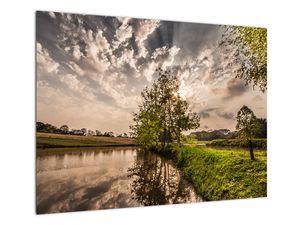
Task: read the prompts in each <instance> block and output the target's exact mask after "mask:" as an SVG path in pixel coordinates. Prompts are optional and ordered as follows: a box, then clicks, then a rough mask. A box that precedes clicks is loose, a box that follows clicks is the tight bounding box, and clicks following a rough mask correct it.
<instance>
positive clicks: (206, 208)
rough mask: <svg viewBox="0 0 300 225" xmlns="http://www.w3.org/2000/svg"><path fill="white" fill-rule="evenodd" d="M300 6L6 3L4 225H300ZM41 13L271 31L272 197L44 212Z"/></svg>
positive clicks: (256, 2) (0, 213) (1, 58)
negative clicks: (38, 135)
mask: <svg viewBox="0 0 300 225" xmlns="http://www.w3.org/2000/svg"><path fill="white" fill-rule="evenodd" d="M296 3H297V1H289V0H285V1H275V0H274V1H261V0H251V1H247V2H246V1H240V0H236V1H234V0H227V1H224V0H223V1H222V0H220V1H216V0H209V1H200V0H195V1H189V0H182V1H175V0H170V1H163V0H148V1H141V0H136V1H133V0H132V1H131V0H119V1H116V0H106V1H100V0H97V1H91V0H84V1H76V3H75V1H74V0H73V1H61V0H49V1H29V0H27V1H14V0H10V1H7V2H4V1H2V3H1V11H0V18H1V19H0V24H1V26H0V65H1V66H0V79H1V80H0V91H1V94H0V167H1V170H0V173H1V176H0V223H1V224H31V225H34V224H45V225H47V224H57V225H58V224H64V225H67V224H72V225H76V224H88V225H93V224H154V223H157V224H205V223H207V224H245V225H246V224H251V225H253V224H272V223H277V222H278V223H279V224H299V222H300V218H299V212H300V211H299V200H300V197H299V195H300V194H299V191H300V176H299V172H300V168H299V164H300V154H299V152H300V149H299V145H297V142H299V141H298V139H300V136H299V132H298V131H299V115H300V111H299V102H300V101H299V96H300V94H299V90H300V79H299V77H300V72H299V64H300V63H299V59H300V57H299V52H300V49H299V40H300V39H299V34H300V33H299V24H298V23H297V22H298V21H300V18H299V9H300V7H299V6H298V5H297V4H296ZM35 10H53V11H65V12H74V13H88V14H96V15H114V16H131V17H143V18H157V19H167V20H180V21H188V22H205V23H216V24H219V23H221V24H236V25H252V26H263V27H267V28H268V50H269V53H268V54H269V55H268V58H269V64H268V79H269V84H268V125H269V145H268V184H269V185H268V198H265V199H254V200H235V201H234V200H233V201H220V202H209V203H204V204H187V205H174V206H161V207H148V208H147V209H145V208H135V209H119V210H103V211H90V212H77V213H64V214H56V215H42V216H36V215H35V211H34V209H35V185H34V182H35V177H34V176H35V175H34V174H35V170H34V163H35V160H34V159H35V150H34V118H35V114H34V113H35V110H34V107H35V105H34V104H35V102H34V97H35V91H34V90H35V79H34V72H35V71H34V65H35V62H34V56H35V54H34V53H35V52H34V50H35V49H34V47H35Z"/></svg>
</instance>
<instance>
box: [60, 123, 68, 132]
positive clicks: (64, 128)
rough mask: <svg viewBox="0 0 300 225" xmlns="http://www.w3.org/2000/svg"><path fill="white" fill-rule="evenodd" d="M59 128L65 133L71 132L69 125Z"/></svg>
mask: <svg viewBox="0 0 300 225" xmlns="http://www.w3.org/2000/svg"><path fill="white" fill-rule="evenodd" d="M59 129H60V131H61V133H63V134H67V133H69V127H68V126H67V125H62V126H61V127H60V128H59Z"/></svg>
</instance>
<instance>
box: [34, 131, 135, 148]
mask: <svg viewBox="0 0 300 225" xmlns="http://www.w3.org/2000/svg"><path fill="white" fill-rule="evenodd" d="M133 145H135V144H134V139H132V138H117V137H96V136H78V135H64V134H52V133H39V132H38V133H37V135H36V146H37V148H38V149H43V148H72V147H74V148H75V147H105V146H107V147H109V146H133Z"/></svg>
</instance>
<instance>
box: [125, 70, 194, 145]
mask: <svg viewBox="0 0 300 225" xmlns="http://www.w3.org/2000/svg"><path fill="white" fill-rule="evenodd" d="M156 73H157V74H158V79H157V80H155V81H154V82H153V84H152V86H151V87H146V88H145V89H144V90H143V91H142V93H141V97H142V101H141V104H140V105H139V112H138V113H134V114H133V117H134V118H133V121H134V124H133V125H132V126H130V128H131V130H132V131H133V134H134V136H135V138H136V141H137V143H138V144H140V145H141V146H143V147H145V148H148V149H150V148H154V149H156V150H165V149H166V148H167V147H168V146H169V145H170V143H172V142H177V144H178V145H181V136H182V132H183V131H186V130H190V129H195V128H197V127H199V126H200V124H199V121H200V118H199V116H198V115H197V114H196V113H192V112H191V111H189V109H188V103H187V101H185V100H183V99H182V98H181V97H180V95H179V81H178V78H177V77H176V76H175V75H173V74H171V71H170V70H162V69H160V68H159V69H157V71H156Z"/></svg>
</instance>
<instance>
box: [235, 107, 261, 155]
mask: <svg viewBox="0 0 300 225" xmlns="http://www.w3.org/2000/svg"><path fill="white" fill-rule="evenodd" d="M236 119H237V124H236V129H237V130H238V131H239V136H240V138H242V139H246V140H247V141H248V142H249V151H250V158H251V160H254V153H253V146H252V139H253V138H255V135H256V134H257V133H258V131H259V129H260V123H259V121H258V119H257V118H256V116H255V115H254V112H253V111H252V110H251V109H250V108H248V107H247V106H245V105H244V106H243V107H242V108H241V109H240V110H239V111H238V113H237V117H236Z"/></svg>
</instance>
